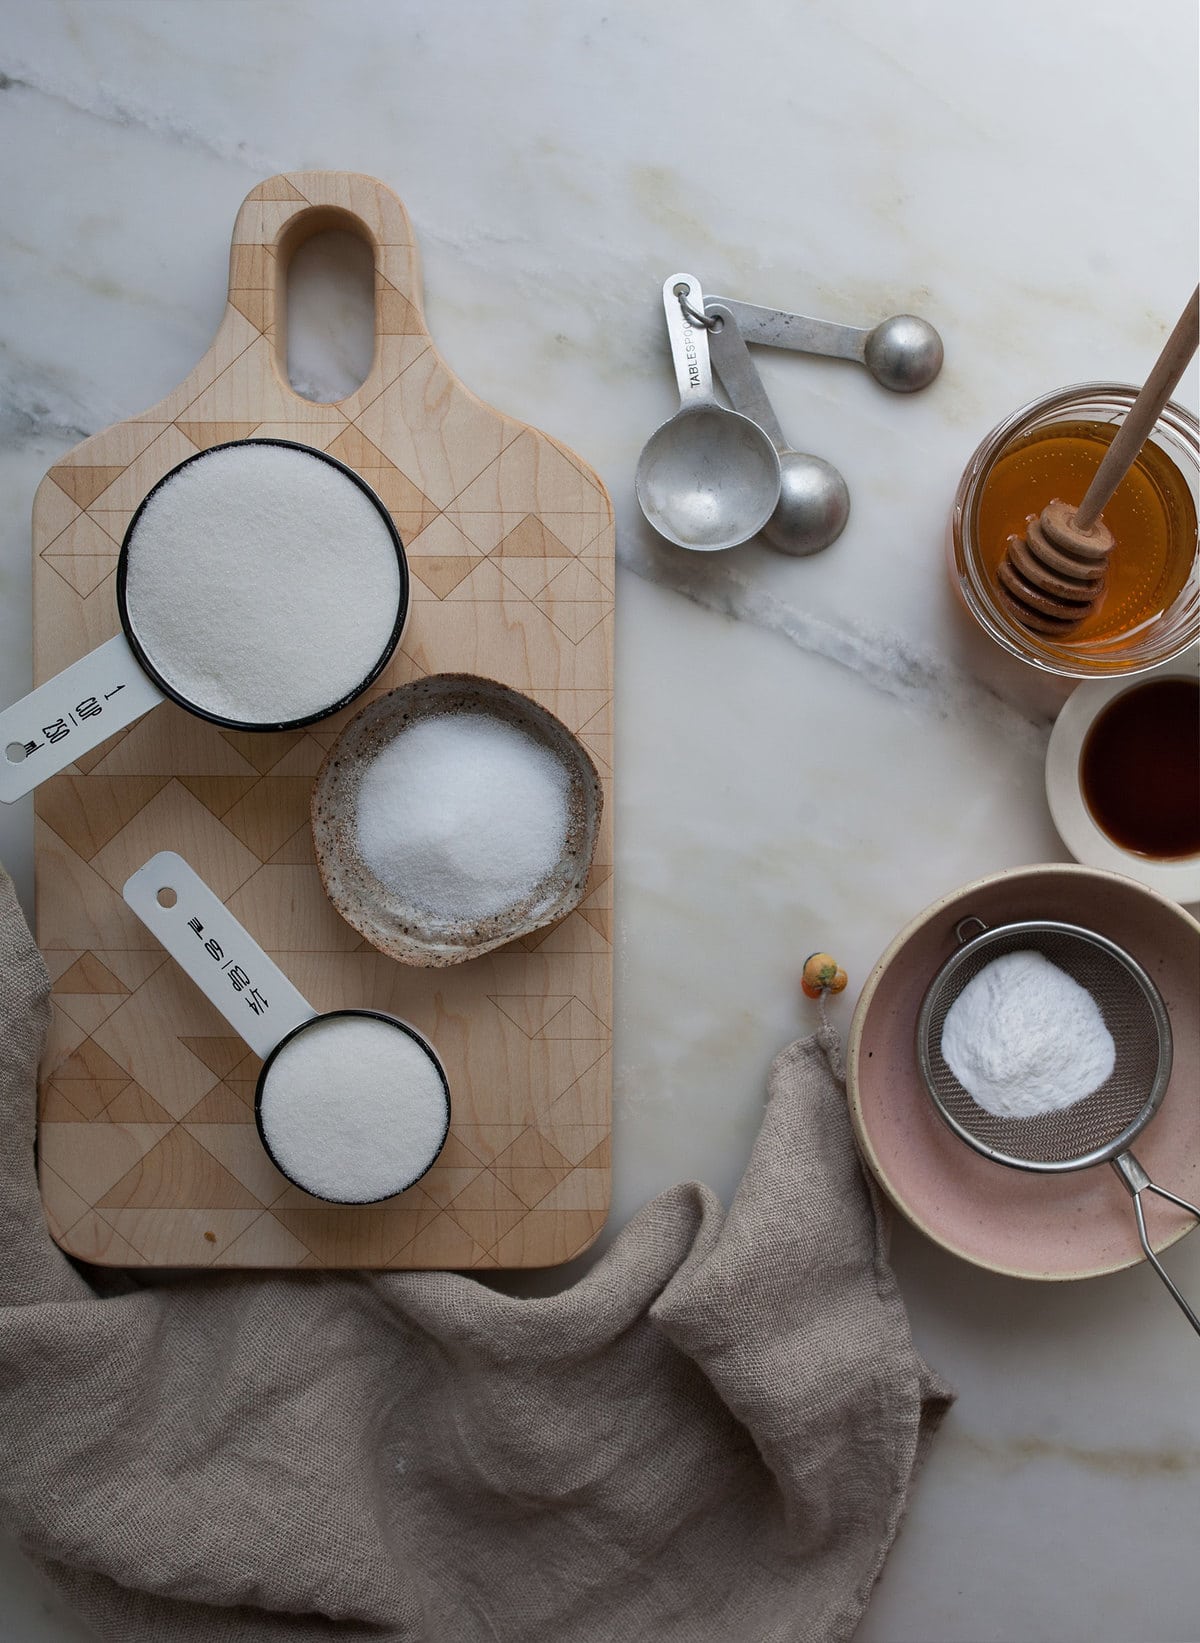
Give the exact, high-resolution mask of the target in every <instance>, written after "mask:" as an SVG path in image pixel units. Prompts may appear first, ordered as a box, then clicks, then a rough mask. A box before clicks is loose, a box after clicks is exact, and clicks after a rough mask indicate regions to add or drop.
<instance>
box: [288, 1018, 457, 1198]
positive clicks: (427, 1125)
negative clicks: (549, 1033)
mask: <svg viewBox="0 0 1200 1643" xmlns="http://www.w3.org/2000/svg"><path fill="white" fill-rule="evenodd" d="M258 1121H259V1126H260V1130H261V1133H262V1138H263V1141H264V1143H265V1144H266V1148H267V1151H268V1152H269V1153H270V1154H271V1157H272V1158H273V1159H274V1160H275V1163H276V1164H277V1165H278V1167H279V1168H280V1169H281V1170H282V1171H283V1173H284V1174H285V1175H286V1176H288V1177H289V1178H290V1179H291V1180H292V1181H294V1182H295V1183H296V1185H297V1186H299V1187H303V1188H304V1190H305V1191H306V1192H311V1193H313V1194H314V1195H315V1196H317V1197H319V1198H328V1199H331V1200H333V1201H334V1202H336V1203H339V1204H367V1203H372V1202H374V1201H375V1200H377V1199H380V1198H390V1197H392V1196H393V1195H394V1194H395V1193H398V1192H403V1191H404V1189H405V1188H406V1187H410V1186H412V1184H413V1182H414V1181H416V1180H417V1179H418V1178H419V1177H420V1176H422V1175H424V1173H425V1171H426V1170H427V1169H428V1168H429V1166H430V1165H431V1164H432V1163H433V1161H434V1159H435V1158H436V1157H437V1155H438V1153H439V1152H440V1151H441V1148H442V1145H443V1143H444V1141H445V1139H446V1130H447V1126H448V1124H449V1121H450V1108H449V1100H448V1097H447V1093H446V1085H445V1080H444V1078H443V1076H442V1073H441V1069H440V1068H439V1067H438V1064H437V1062H436V1061H435V1060H434V1058H433V1056H432V1055H431V1054H430V1053H429V1051H428V1050H427V1049H426V1048H425V1047H424V1046H423V1045H422V1044H421V1043H420V1042H419V1040H418V1039H417V1038H416V1037H414V1036H413V1035H412V1034H411V1033H409V1032H407V1031H405V1029H404V1028H403V1027H401V1026H399V1025H397V1024H395V1023H392V1022H389V1021H383V1020H380V1019H379V1018H378V1017H375V1016H367V1015H345V1016H337V1015H335V1016H328V1017H323V1018H321V1019H320V1020H318V1021H315V1022H313V1023H312V1024H311V1025H310V1026H306V1027H302V1028H301V1029H300V1031H299V1032H297V1033H296V1034H295V1036H294V1037H292V1038H289V1039H287V1040H285V1042H284V1043H283V1044H282V1045H281V1046H280V1048H279V1049H278V1050H277V1051H276V1053H275V1055H274V1056H273V1057H272V1058H271V1060H270V1063H269V1065H268V1066H267V1069H266V1076H265V1078H264V1079H263V1084H262V1089H261V1092H260V1096H259V1103H258Z"/></svg>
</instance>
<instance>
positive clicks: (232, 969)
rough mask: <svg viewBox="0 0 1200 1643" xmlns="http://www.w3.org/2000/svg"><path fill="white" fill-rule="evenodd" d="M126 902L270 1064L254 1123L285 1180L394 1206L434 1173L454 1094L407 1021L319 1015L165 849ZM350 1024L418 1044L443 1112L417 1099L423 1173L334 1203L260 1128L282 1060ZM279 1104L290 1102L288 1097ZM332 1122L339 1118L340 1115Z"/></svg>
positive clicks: (401, 1049) (373, 1157)
mask: <svg viewBox="0 0 1200 1643" xmlns="http://www.w3.org/2000/svg"><path fill="white" fill-rule="evenodd" d="M123 894H124V897H125V900H126V902H127V903H128V905H129V906H130V907H131V908H132V909H133V911H134V912H135V913H136V914H137V916H138V918H139V919H141V921H142V923H143V924H144V925H145V926H146V928H147V929H148V930H149V931H150V932H151V933H152V934H153V935H154V936H156V937H157V938H158V940H159V941H160V942H161V943H162V945H163V946H164V947H165V948H166V950H167V952H168V953H169V954H170V955H171V957H172V958H173V959H174V960H175V962H176V963H177V964H178V965H179V966H180V968H181V969H182V970H183V971H184V972H185V974H186V975H187V976H188V977H189V978H190V979H191V980H192V981H193V982H195V984H196V986H197V987H199V989H200V991H201V992H202V993H203V994H204V996H205V997H206V998H207V999H208V1000H209V1002H210V1003H211V1004H213V1005H215V1006H216V1008H217V1009H218V1010H219V1011H220V1012H221V1014H222V1015H223V1016H224V1017H225V1020H226V1021H227V1022H228V1023H229V1025H230V1026H231V1027H232V1028H233V1030H234V1032H235V1033H237V1034H238V1036H239V1037H240V1038H242V1039H244V1040H245V1042H246V1044H247V1045H249V1047H250V1049H251V1050H253V1052H254V1054H255V1055H257V1056H259V1057H261V1058H262V1062H263V1065H262V1069H261V1071H260V1072H259V1075H258V1085H257V1088H256V1089H255V1096H254V1113H255V1121H256V1123H257V1125H258V1133H259V1137H260V1139H261V1141H262V1143H263V1146H264V1148H265V1149H266V1152H267V1154H268V1156H269V1157H270V1158H271V1161H272V1162H273V1163H274V1164H275V1166H276V1168H277V1169H278V1170H279V1171H280V1173H281V1174H283V1175H285V1176H286V1177H287V1179H288V1180H289V1181H291V1182H292V1183H293V1184H294V1185H295V1186H298V1187H300V1188H301V1189H302V1190H303V1191H305V1192H307V1193H309V1194H310V1195H311V1196H312V1197H314V1198H321V1199H323V1200H325V1201H326V1202H329V1203H338V1204H359V1205H361V1204H371V1203H380V1202H382V1201H383V1200H384V1199H386V1198H392V1197H395V1195H396V1194H397V1193H399V1192H404V1191H406V1190H407V1188H409V1187H411V1186H412V1185H413V1184H414V1183H415V1182H416V1181H419V1180H420V1178H421V1176H422V1175H424V1174H425V1173H426V1172H427V1171H428V1170H429V1169H430V1168H431V1167H432V1165H433V1164H434V1162H435V1161H436V1159H437V1156H438V1154H439V1153H440V1152H441V1150H442V1147H443V1146H444V1145H445V1142H446V1137H447V1135H448V1134H449V1131H450V1085H449V1081H448V1079H447V1077H446V1071H445V1068H444V1067H443V1065H442V1063H441V1060H440V1058H439V1057H438V1054H437V1051H436V1050H435V1049H434V1047H433V1045H432V1044H430V1042H429V1040H428V1039H427V1038H425V1037H424V1036H423V1034H421V1033H419V1032H418V1031H417V1029H416V1028H415V1027H412V1026H410V1025H409V1024H408V1022H406V1021H401V1020H400V1019H399V1018H398V1017H396V1016H393V1015H388V1014H386V1013H385V1012H384V1011H382V1010H374V1009H365V1008H364V1009H341V1010H326V1011H318V1010H315V1009H314V1008H313V1006H312V1005H311V1004H310V1003H309V1002H308V1000H307V999H306V998H305V997H304V995H303V994H302V993H300V992H299V991H298V990H297V989H296V988H295V987H294V986H293V985H292V983H291V982H290V981H289V980H288V978H287V976H285V975H284V973H283V971H282V970H281V969H280V968H279V966H278V965H277V964H276V963H275V962H274V960H273V959H271V958H269V957H268V956H267V954H266V953H264V952H263V950H262V948H261V947H260V946H259V945H258V943H257V942H256V941H255V940H254V938H253V937H252V936H251V935H250V934H249V933H248V932H247V931H246V930H245V929H244V928H243V927H242V925H241V924H239V922H238V921H237V919H235V918H234V916H233V914H232V913H231V912H230V911H229V909H228V908H227V907H226V906H225V904H224V903H223V902H222V901H221V900H220V899H219V898H218V897H217V896H216V895H215V894H214V892H213V891H212V890H211V889H210V888H209V886H208V885H207V884H206V883H205V882H204V880H203V879H202V878H201V877H200V876H199V874H197V873H196V872H195V871H194V869H193V868H191V867H190V866H189V865H188V863H187V862H186V861H184V859H183V857H182V856H179V855H176V853H175V852H174V851H173V850H162V851H160V852H159V853H158V855H156V856H152V857H151V858H150V860H149V861H148V862H146V863H145V864H144V866H142V867H139V868H138V870H137V872H136V873H134V874H132V875H131V877H130V878H129V879H128V880H127V881H126V883H125V886H124V890H123ZM347 1019H351V1020H360V1019H365V1020H370V1021H373V1022H382V1023H384V1024H386V1026H387V1027H388V1028H390V1029H392V1030H394V1031H395V1032H396V1033H397V1034H401V1035H403V1036H404V1040H405V1042H404V1044H403V1045H400V1044H399V1042H398V1044H397V1053H398V1054H401V1053H403V1054H404V1055H406V1056H410V1055H411V1049H410V1046H413V1045H415V1046H416V1047H417V1048H418V1049H419V1050H420V1051H421V1052H423V1055H424V1056H425V1057H427V1058H428V1065H429V1067H430V1068H431V1069H432V1070H434V1071H436V1074H437V1080H438V1089H439V1094H438V1096H436V1097H434V1098H432V1100H433V1104H434V1105H435V1106H436V1107H437V1111H436V1112H435V1113H433V1114H432V1121H431V1113H430V1111H429V1110H427V1109H428V1108H429V1106H430V1101H431V1098H430V1097H429V1096H428V1095H427V1094H425V1095H422V1096H421V1097H420V1099H421V1102H422V1110H421V1112H420V1113H419V1114H416V1115H415V1117H416V1118H419V1123H415V1124H414V1126H413V1127H414V1129H416V1130H419V1133H420V1134H421V1135H422V1136H428V1137H431V1139H429V1140H428V1141H427V1142H426V1143H425V1146H426V1153H425V1155H423V1156H422V1157H421V1158H420V1159H418V1160H417V1161H418V1162H419V1164H420V1167H419V1168H416V1169H414V1168H413V1167H412V1163H411V1158H410V1157H408V1158H406V1161H405V1163H404V1164H403V1167H400V1166H399V1165H398V1166H397V1172H396V1177H395V1180H394V1181H389V1182H388V1183H387V1185H388V1190H387V1191H385V1192H375V1191H374V1190H373V1189H372V1191H371V1194H370V1196H359V1195H357V1194H356V1195H352V1196H334V1194H333V1193H331V1192H330V1191H328V1190H324V1191H322V1190H320V1187H321V1186H323V1185H325V1183H324V1182H323V1181H321V1182H317V1183H316V1184H315V1186H314V1182H313V1180H311V1179H310V1180H305V1179H303V1174H304V1172H303V1170H302V1169H298V1167H297V1165H296V1163H295V1161H294V1160H291V1161H289V1162H288V1163H287V1164H286V1166H285V1164H284V1162H283V1161H281V1158H280V1156H279V1151H278V1139H277V1143H276V1146H275V1147H272V1145H271V1142H270V1140H269V1138H268V1134H267V1127H266V1126H264V1122H263V1102H264V1094H265V1092H266V1091H267V1088H268V1084H269V1082H270V1080H271V1077H272V1071H273V1069H275V1068H276V1067H277V1065H278V1062H279V1056H280V1052H281V1051H283V1050H284V1049H285V1048H286V1047H287V1046H290V1045H294V1044H296V1043H297V1042H298V1041H300V1040H301V1039H302V1038H303V1037H304V1035H305V1034H307V1033H309V1032H313V1031H314V1030H316V1029H319V1028H320V1027H322V1026H323V1025H324V1024H326V1023H329V1022H333V1021H342V1020H347ZM423 1085H425V1086H429V1085H430V1080H428V1079H426V1080H424V1081H423ZM272 1099H275V1098H274V1097H272ZM280 1099H281V1100H285V1099H286V1092H285V1093H284V1095H283V1096H282V1097H280ZM414 1099H415V1097H414ZM331 1116H332V1117H334V1118H336V1113H332V1114H331ZM408 1116H409V1115H407V1114H406V1113H405V1111H404V1110H401V1109H397V1111H396V1113H395V1125H396V1128H395V1129H394V1130H393V1129H391V1128H389V1130H388V1132H387V1136H386V1137H385V1140H386V1139H387V1138H388V1137H391V1136H392V1135H395V1136H396V1137H397V1138H398V1139H399V1140H401V1141H402V1140H403V1139H404V1135H405V1133H406V1132H405V1130H404V1125H405V1122H406V1118H407V1117H408ZM347 1128H349V1126H347ZM376 1140H377V1141H378V1137H376ZM354 1144H355V1145H358V1144H359V1142H358V1141H357V1140H356V1141H355V1142H354ZM361 1145H362V1149H363V1165H364V1167H369V1168H370V1170H371V1172H372V1174H373V1175H374V1176H376V1177H377V1176H378V1174H379V1170H380V1160H379V1150H378V1147H377V1146H375V1147H372V1146H371V1138H370V1137H369V1136H367V1135H363V1136H362V1137H361Z"/></svg>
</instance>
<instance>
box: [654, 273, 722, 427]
mask: <svg viewBox="0 0 1200 1643" xmlns="http://www.w3.org/2000/svg"><path fill="white" fill-rule="evenodd" d="M662 294H663V310H664V312H665V313H666V316H667V337H668V338H669V340H670V343H671V362H672V364H673V365H674V366H675V381H676V382H677V383H678V385H679V400H680V404H682V405H704V404H710V403H712V402H713V400H714V397H715V396H714V394H713V379H712V360H711V359H710V358H709V353H708V330H707V328H706V327H705V326H704V325H703V324H700V323H697V324H693V323H692V321H691V320H690V319H688V317H687V315H686V314H685V313H684V311H683V303H682V302H680V300H679V299H680V297H681V296H682V298H683V302H686V303H687V305H688V307H689V308H691V310H692V312H693V313H695V314H701V315H703V313H704V293H703V291H701V289H700V281H699V280H698V279H696V277H695V276H694V275H693V274H672V275H671V277H670V279H669V280H665V281H664V282H663V292H662Z"/></svg>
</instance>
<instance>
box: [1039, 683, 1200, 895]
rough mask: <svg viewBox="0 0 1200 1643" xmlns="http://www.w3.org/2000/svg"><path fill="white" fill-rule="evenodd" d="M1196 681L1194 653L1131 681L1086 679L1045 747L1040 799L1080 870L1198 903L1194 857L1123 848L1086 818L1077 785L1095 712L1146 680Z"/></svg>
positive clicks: (1198, 861)
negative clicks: (1097, 870) (1103, 872)
mask: <svg viewBox="0 0 1200 1643" xmlns="http://www.w3.org/2000/svg"><path fill="white" fill-rule="evenodd" d="M1196 678H1200V653H1197V652H1196V651H1192V652H1190V653H1189V654H1188V655H1186V656H1180V657H1176V658H1175V659H1174V660H1173V661H1170V662H1165V663H1164V664H1163V665H1162V666H1161V667H1158V668H1154V669H1153V670H1152V671H1151V672H1149V673H1142V674H1139V675H1138V676H1137V677H1136V678H1129V677H1123V678H1119V679H1106V680H1103V681H1089V682H1088V683H1087V684H1082V685H1080V686H1079V687H1078V688H1077V689H1076V690H1074V691H1073V692H1072V693H1071V695H1070V696H1069V697H1068V699H1067V701H1066V704H1065V705H1064V707H1063V709H1062V711H1061V712H1060V713H1059V715H1058V718H1057V720H1056V721H1055V724H1054V730H1053V732H1052V733H1051V736H1050V744H1049V746H1048V747H1047V749H1046V799H1047V801H1048V803H1049V805H1050V814H1051V816H1052V817H1053V818H1054V825H1055V827H1056V828H1057V829H1058V835H1059V837H1060V838H1061V839H1062V841H1063V843H1064V844H1065V845H1066V847H1067V849H1068V850H1069V851H1070V852H1071V854H1072V855H1073V856H1074V858H1075V860H1076V861H1078V862H1081V863H1082V864H1083V865H1084V866H1085V867H1102V868H1107V869H1108V870H1109V871H1110V872H1114V873H1124V874H1125V876H1126V877H1127V878H1131V879H1136V880H1137V882H1138V883H1139V884H1144V885H1146V887H1147V888H1148V889H1150V890H1157V891H1158V892H1159V894H1160V895H1163V896H1169V897H1170V898H1171V900H1172V901H1179V902H1187V903H1192V902H1200V856H1184V857H1182V858H1180V859H1178V860H1172V861H1164V860H1162V859H1160V858H1155V857H1151V856H1141V855H1138V854H1137V853H1136V852H1135V851H1132V850H1123V849H1122V848H1121V846H1120V845H1119V844H1117V843H1116V842H1115V841H1114V840H1113V839H1110V838H1109V836H1108V834H1107V833H1105V832H1103V831H1102V830H1101V828H1100V827H1099V826H1097V824H1096V822H1095V821H1094V820H1093V818H1092V813H1091V811H1090V810H1089V809H1088V807H1087V804H1086V802H1085V800H1084V797H1083V791H1082V788H1081V785H1080V775H1079V771H1080V760H1081V758H1082V755H1083V747H1084V743H1085V742H1086V741H1087V736H1088V732H1089V730H1091V728H1092V726H1093V724H1095V722H1096V720H1097V719H1098V718H1099V716H1100V714H1101V713H1102V712H1103V711H1104V709H1105V708H1106V707H1107V706H1108V705H1109V703H1110V702H1113V701H1115V700H1116V698H1117V697H1118V696H1123V695H1124V694H1125V692H1126V691H1129V690H1136V689H1137V688H1138V686H1139V685H1144V684H1147V683H1148V682H1149V681H1150V680H1152V679H1196Z"/></svg>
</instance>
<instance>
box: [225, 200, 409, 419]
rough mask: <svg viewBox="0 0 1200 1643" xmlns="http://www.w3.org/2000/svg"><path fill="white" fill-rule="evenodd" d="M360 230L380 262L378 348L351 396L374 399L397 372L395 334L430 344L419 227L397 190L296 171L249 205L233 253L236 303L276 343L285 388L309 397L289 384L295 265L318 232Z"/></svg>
mask: <svg viewBox="0 0 1200 1643" xmlns="http://www.w3.org/2000/svg"><path fill="white" fill-rule="evenodd" d="M331 230H340V231H343V232H349V233H352V234H357V235H358V237H359V238H360V239H362V240H365V241H366V243H367V245H368V246H369V247H370V248H371V253H372V256H373V258H374V262H375V352H374V357H373V358H372V361H371V369H370V371H369V372H368V373H367V376H366V379H365V380H364V381H363V383H362V384H361V385H360V386H359V387H358V388H356V389H355V391H354V394H353V395H352V396H349V397H351V398H354V399H357V400H361V401H362V403H364V404H366V403H369V402H370V400H371V399H373V398H374V397H375V396H376V395H377V394H379V393H382V391H383V389H384V388H385V387H386V386H387V384H388V382H390V381H391V380H392V379H393V378H394V377H395V375H396V364H395V360H394V359H393V358H389V347H388V343H389V339H391V338H402V339H406V341H407V342H408V344H409V346H412V345H413V344H414V343H415V344H416V351H418V352H419V351H420V348H421V347H422V346H428V343H429V333H428V331H427V330H426V328H425V316H424V314H423V312H422V309H421V271H420V265H419V262H418V258H417V248H416V244H415V241H414V239H413V232H412V224H411V223H410V221H409V217H408V212H407V211H406V210H405V209H404V206H403V204H402V203H401V201H400V199H399V197H398V195H396V194H394V193H393V192H392V190H391V189H390V188H387V187H385V186H384V184H383V183H381V182H380V181H379V180H378V179H377V178H375V177H366V176H363V175H362V174H361V173H359V172H356V171H293V172H287V173H280V174H279V175H278V176H275V177H268V178H267V180H266V182H263V183H259V185H258V187H257V188H254V189H252V190H251V192H250V193H249V194H248V195H247V196H246V198H245V200H244V201H243V202H242V207H241V210H240V211H239V212H238V214H237V221H236V222H235V224H234V228H233V243H232V245H231V246H230V251H229V303H230V306H231V307H233V308H236V309H237V310H238V312H239V313H240V314H242V315H243V316H244V318H246V319H248V320H250V322H251V324H253V325H254V326H256V327H257V328H258V330H260V331H261V332H262V333H263V335H264V336H265V337H267V338H268V340H270V341H271V342H272V344H273V364H274V370H275V376H276V377H277V379H278V382H279V385H280V386H281V387H282V388H283V389H284V390H285V391H286V392H287V393H288V394H290V395H291V396H292V397H293V398H294V399H295V400H297V402H298V403H299V404H301V405H307V404H309V403H310V402H309V401H308V400H306V399H304V397H303V396H302V395H300V394H297V393H296V391H295V389H294V388H293V387H292V386H291V383H290V382H289V381H288V374H287V276H288V265H289V264H290V262H291V260H292V257H293V255H294V254H295V252H296V251H297V250H298V249H299V247H300V246H301V245H303V244H304V242H305V241H306V240H308V239H311V238H312V236H313V235H314V234H323V233H328V232H329V231H331Z"/></svg>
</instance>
